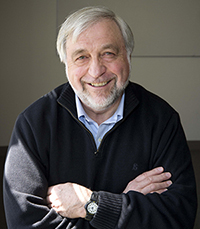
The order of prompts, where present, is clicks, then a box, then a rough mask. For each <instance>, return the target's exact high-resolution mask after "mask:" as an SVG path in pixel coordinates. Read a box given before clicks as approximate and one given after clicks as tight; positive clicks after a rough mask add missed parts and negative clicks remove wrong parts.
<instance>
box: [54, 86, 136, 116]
mask: <svg viewBox="0 0 200 229" xmlns="http://www.w3.org/2000/svg"><path fill="white" fill-rule="evenodd" d="M134 88H135V86H134V83H131V82H129V84H128V86H127V88H126V89H125V104H124V118H126V117H127V116H128V115H129V114H130V113H131V112H132V111H133V110H134V109H135V108H136V107H137V105H138V104H139V100H138V98H137V97H136V95H135V93H134V91H135V90H134ZM57 102H58V103H59V104H61V105H62V106H63V107H65V108H66V109H67V110H68V111H69V112H70V113H71V114H72V115H73V116H74V117H75V118H78V116H77V110H76V102H75V94H74V91H73V89H72V88H71V86H70V84H69V83H66V84H65V86H64V88H63V91H62V93H61V94H60V97H59V98H58V100H57Z"/></svg>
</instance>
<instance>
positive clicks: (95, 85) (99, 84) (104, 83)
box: [90, 80, 111, 87]
mask: <svg viewBox="0 0 200 229" xmlns="http://www.w3.org/2000/svg"><path fill="white" fill-rule="evenodd" d="M110 81H111V80H109V81H106V82H101V83H90V85H91V86H93V87H103V86H105V85H107V84H108V83H110Z"/></svg>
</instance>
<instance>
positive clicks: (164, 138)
mask: <svg viewBox="0 0 200 229" xmlns="http://www.w3.org/2000/svg"><path fill="white" fill-rule="evenodd" d="M152 144H154V146H153V147H152V149H153V150H154V152H153V153H152V160H151V161H150V169H152V168H155V167H158V166H163V167H164V168H165V171H169V172H171V173H172V182H173V184H172V185H171V186H170V187H169V188H168V191H166V192H164V193H162V194H157V193H152V194H147V195H143V194H141V193H139V192H135V191H129V192H128V193H127V194H112V193H106V192H102V191H101V192H99V194H100V199H99V200H100V201H99V209H98V212H97V214H96V216H95V217H94V218H93V220H92V221H91V224H92V226H93V227H95V228H98V229H111V228H116V229H119V228H127V229H132V228H134V229H143V228H144V229H146V228H154V229H160V228H162V229H169V228H171V229H192V228H193V226H194V221H195V216H196V209H197V196H196V185H195V178H194V172H193V166H192V162H191V156H190V152H189V149H188V146H187V143H186V139H185V135H184V132H183V129H182V126H181V123H180V120H179V116H178V114H177V113H175V114H173V115H172V117H171V118H170V120H169V121H168V123H167V125H166V127H165V128H164V130H163V132H162V134H161V135H160V138H159V140H157V141H154V142H153V143H152Z"/></svg>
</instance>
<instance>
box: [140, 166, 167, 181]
mask: <svg viewBox="0 0 200 229" xmlns="http://www.w3.org/2000/svg"><path fill="white" fill-rule="evenodd" d="M163 171H164V168H163V167H157V168H154V169H152V170H149V171H147V172H144V173H142V174H141V175H139V176H138V177H136V180H137V181H142V180H144V179H146V178H147V177H151V176H154V175H158V174H161V173H163Z"/></svg>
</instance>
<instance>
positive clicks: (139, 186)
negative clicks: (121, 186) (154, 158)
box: [123, 167, 172, 195]
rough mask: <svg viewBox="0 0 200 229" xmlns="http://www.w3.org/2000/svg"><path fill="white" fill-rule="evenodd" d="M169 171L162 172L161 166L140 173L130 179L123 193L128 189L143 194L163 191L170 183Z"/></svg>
mask: <svg viewBox="0 0 200 229" xmlns="http://www.w3.org/2000/svg"><path fill="white" fill-rule="evenodd" d="M170 178H171V173H169V172H164V169H163V167H158V168H155V169H152V170H150V171H148V172H145V173H142V174H141V175H139V176H137V177H136V178H135V179H134V180H132V181H130V182H129V183H128V185H127V186H126V188H125V190H124V191H123V193H127V192H128V191H137V192H140V193H142V194H144V195H146V194H148V193H153V192H156V193H159V194H161V193H163V192H165V191H167V188H168V187H169V186H170V185H171V184H172V181H170V180H169V179H170Z"/></svg>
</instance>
